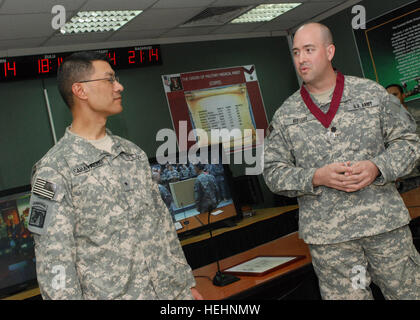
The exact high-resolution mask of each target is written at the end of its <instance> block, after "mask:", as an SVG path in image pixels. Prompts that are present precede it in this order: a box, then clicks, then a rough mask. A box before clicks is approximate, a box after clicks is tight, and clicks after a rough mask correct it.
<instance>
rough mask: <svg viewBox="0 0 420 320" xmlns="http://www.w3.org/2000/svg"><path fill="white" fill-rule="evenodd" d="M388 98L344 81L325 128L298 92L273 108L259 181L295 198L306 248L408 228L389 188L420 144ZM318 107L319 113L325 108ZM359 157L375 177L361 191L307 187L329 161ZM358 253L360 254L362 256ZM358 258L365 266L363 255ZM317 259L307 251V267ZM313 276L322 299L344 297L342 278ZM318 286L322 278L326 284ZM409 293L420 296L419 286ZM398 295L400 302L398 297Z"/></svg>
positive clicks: (366, 84)
mask: <svg viewBox="0 0 420 320" xmlns="http://www.w3.org/2000/svg"><path fill="white" fill-rule="evenodd" d="M393 101H394V100H393V99H391V98H390V95H389V94H388V93H387V92H386V90H385V89H384V88H382V87H381V86H379V85H378V84H376V83H375V82H373V81H370V80H366V79H360V78H356V77H351V76H346V77H345V85H344V92H343V96H342V99H341V103H340V106H339V109H338V111H337V113H336V115H335V117H334V119H333V120H332V122H331V124H330V127H329V128H328V129H326V128H325V127H323V126H322V125H321V123H320V122H319V121H318V120H317V119H316V118H315V117H314V116H313V115H312V113H311V112H310V111H309V109H308V108H307V107H306V105H305V103H304V102H303V100H302V99H301V96H300V92H299V91H297V92H296V93H295V94H293V95H292V96H291V97H289V98H288V99H287V100H286V101H285V102H284V104H283V105H282V106H281V107H280V108H279V109H278V110H277V111H276V113H275V115H274V117H273V121H272V123H271V125H270V129H271V132H270V133H269V135H268V136H267V140H266V143H265V153H264V161H265V168H264V178H265V181H266V183H267V185H268V186H269V188H270V189H271V190H272V191H273V192H275V193H278V194H282V195H286V196H289V197H297V199H298V203H299V234H300V236H301V238H303V239H304V241H305V242H306V243H308V244H310V245H311V246H310V247H313V246H312V245H317V246H320V245H321V246H320V247H321V248H322V245H331V244H335V245H336V246H335V250H339V248H340V246H339V245H338V244H340V243H345V242H348V241H350V240H356V239H363V238H366V237H372V236H376V235H382V234H384V233H387V232H390V231H392V230H396V229H398V228H401V227H404V226H407V224H408V223H409V221H410V216H409V213H408V210H407V208H406V207H405V205H404V202H403V200H402V199H401V197H400V195H399V193H398V191H397V190H396V187H395V180H396V179H397V178H398V177H401V176H403V175H406V174H408V173H409V172H410V171H411V170H412V169H413V167H414V164H415V162H416V160H417V159H418V158H419V156H420V141H419V137H418V136H417V135H416V134H415V133H414V132H412V131H411V130H410V128H409V126H408V124H407V123H406V122H404V121H403V120H402V118H401V117H400V115H399V114H397V113H396V112H394V111H393V110H395V106H392V104H393V103H394V102H393ZM320 108H321V110H322V111H323V112H324V113H326V112H327V111H328V108H329V104H326V105H321V106H320ZM332 127H334V128H336V130H335V132H332V131H331V128H332ZM362 160H371V161H372V162H373V163H375V165H376V166H377V167H378V168H379V170H380V173H381V174H380V175H379V176H378V177H377V178H376V180H375V181H374V182H373V183H372V184H371V185H369V186H367V187H365V188H363V189H362V190H359V191H356V192H352V193H346V192H343V191H339V190H336V189H333V188H328V187H326V186H318V187H314V186H313V184H312V178H313V175H314V173H315V171H316V169H317V168H321V167H323V166H325V165H327V164H330V163H333V162H344V161H350V162H352V163H353V162H356V161H362ZM374 239H375V237H373V238H372V239H371V241H374ZM378 241H380V240H378ZM405 243H406V244H407V246H410V247H409V248H406V249H405V250H404V251H403V252H405V253H406V254H407V255H409V256H410V259H408V260H407V261H410V262H412V263H413V264H414V266H413V269H414V270H416V272H417V274H418V273H419V272H420V258H419V255H418V253H416V250H415V249H414V250H413V244H412V241H406V242H405ZM410 243H411V244H410ZM359 244H360V243H359ZM360 245H361V246H363V245H362V244H360ZM318 248H319V247H318ZM328 248H331V246H329V247H328V246H326V247H325V249H323V250H327V251H326V252H329V251H328V250H329V249H328ZM362 251H363V250H359V253H360V254H363V253H362ZM348 254H349V252H348V251H346V249H345V248H344V249H342V250H341V251H339V253H335V254H333V253H331V256H333V255H338V256H340V257H342V260H346V255H348ZM364 254H366V257H367V261H370V252H368V251H367V252H365V253H364ZM318 256H319V255H317V254H313V259H314V265H319V266H320V268H321V266H323V263H321V262H319V263H318V262H317V261H316V259H317V257H318ZM323 256H324V257H325V253H324V254H323ZM327 258H328V257H327ZM383 260H386V259H383ZM349 263H350V262H349ZM325 266H326V265H325ZM364 266H365V265H364ZM382 266H383V264H382V263H378V264H375V265H374V266H371V267H374V268H376V269H375V270H376V271H377V273H380V272H381V268H382ZM326 267H327V266H326ZM398 268H404V265H398V266H395V269H394V271H395V273H391V274H393V275H395V276H397V274H398V273H397V271H398ZM316 270H318V271H319V270H320V269H316ZM330 271H331V269H330ZM317 274H318V276H319V278H320V287H321V293H322V295H323V297H325V298H328V297H330V295H329V294H328V292H329V291H330V290H331V289H330V288H331V287H334V286H335V288H336V292H340V293H341V296H340V295H338V294H334V297H336V298H338V297H341V298H346V297H351V293H349V292H348V291H346V290H347V289H348V288H349V286H345V285H343V283H344V282H347V284H348V283H349V281H351V280H350V279H349V278H348V277H347V274H348V273H347V274H338V273H334V274H329V276H326V277H322V276H321V274H320V273H319V272H317ZM400 274H402V273H400ZM324 281H327V282H328V281H329V282H328V285H327V282H324ZM392 281H394V279H393V278H389V279H388V282H389V283H391V282H392ZM396 281H399V280H396ZM380 285H381V284H380ZM382 289H383V291H385V292H386V291H387V289H386V288H382ZM411 289H413V287H411ZM413 290H415V291H417V292H420V287H419V283H418V282H417V284H416V287H415V288H414V289H413ZM394 297H395V296H394ZM399 297H400V298H403V297H404V294H401V296H399Z"/></svg>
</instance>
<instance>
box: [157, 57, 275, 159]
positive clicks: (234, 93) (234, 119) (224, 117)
mask: <svg viewBox="0 0 420 320" xmlns="http://www.w3.org/2000/svg"><path fill="white" fill-rule="evenodd" d="M162 81H163V87H164V89H165V94H166V98H167V101H168V106H169V111H170V114H171V117H172V122H173V126H174V130H175V131H176V133H177V138H178V147H179V149H180V151H185V150H186V149H187V150H188V149H189V148H190V147H191V145H193V144H195V143H196V141H188V143H181V141H180V131H179V125H180V121H186V122H187V131H188V133H189V132H191V131H193V132H195V131H194V130H195V129H201V130H204V131H205V132H206V133H207V137H208V139H207V140H200V141H198V142H197V143H198V144H199V147H206V146H209V145H212V144H219V143H223V145H224V146H225V150H227V151H229V152H236V151H239V150H243V149H246V148H253V147H255V146H258V145H260V144H261V143H262V139H257V135H256V130H257V129H264V130H265V129H267V126H268V121H267V115H266V112H265V107H264V103H263V99H262V96H261V91H260V86H259V83H258V78H257V73H256V70H255V66H254V65H247V66H240V67H230V68H222V69H213V70H205V71H195V72H186V73H179V74H171V75H163V76H162ZM222 129H226V130H227V131H228V132H229V133H231V135H230V136H226V135H221V136H220V137H217V139H216V136H215V135H214V130H222ZM238 129H239V130H238ZM212 132H213V135H212Z"/></svg>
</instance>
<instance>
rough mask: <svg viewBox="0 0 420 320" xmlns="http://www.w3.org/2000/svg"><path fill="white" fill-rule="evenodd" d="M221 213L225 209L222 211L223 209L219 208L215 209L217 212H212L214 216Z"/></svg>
mask: <svg viewBox="0 0 420 320" xmlns="http://www.w3.org/2000/svg"><path fill="white" fill-rule="evenodd" d="M221 213H223V211H222V210H217V211H215V212H212V213H211V214H212V215H213V216H217V215H218V214H221Z"/></svg>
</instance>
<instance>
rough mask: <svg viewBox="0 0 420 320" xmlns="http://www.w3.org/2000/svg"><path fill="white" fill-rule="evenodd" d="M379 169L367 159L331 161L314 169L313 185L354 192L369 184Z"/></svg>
mask: <svg viewBox="0 0 420 320" xmlns="http://www.w3.org/2000/svg"><path fill="white" fill-rule="evenodd" d="M378 174H379V170H378V168H377V167H376V165H375V164H374V163H373V162H372V161H369V160H364V161H359V162H355V163H353V164H352V165H350V162H343V163H331V164H328V165H326V166H324V167H322V168H319V169H317V170H316V171H315V174H314V176H313V178H312V183H313V185H314V187H317V186H326V187H330V188H334V189H337V190H341V191H345V192H355V191H358V190H360V189H363V188H364V187H366V186H368V185H370V184H371V183H372V182H373V181H374V180H375V179H376V177H377V176H378Z"/></svg>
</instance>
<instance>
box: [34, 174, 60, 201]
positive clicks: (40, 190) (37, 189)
mask: <svg viewBox="0 0 420 320" xmlns="http://www.w3.org/2000/svg"><path fill="white" fill-rule="evenodd" d="M56 191H57V185H56V184H55V183H52V182H48V181H47V180H44V179H40V178H37V179H36V181H35V183H34V185H33V187H32V192H33V193H35V194H36V195H38V196H41V197H44V198H46V199H49V200H53V199H54V196H55V193H56Z"/></svg>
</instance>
